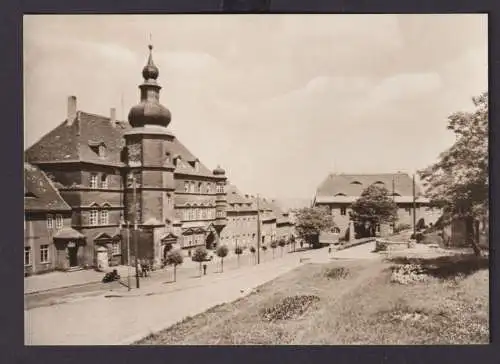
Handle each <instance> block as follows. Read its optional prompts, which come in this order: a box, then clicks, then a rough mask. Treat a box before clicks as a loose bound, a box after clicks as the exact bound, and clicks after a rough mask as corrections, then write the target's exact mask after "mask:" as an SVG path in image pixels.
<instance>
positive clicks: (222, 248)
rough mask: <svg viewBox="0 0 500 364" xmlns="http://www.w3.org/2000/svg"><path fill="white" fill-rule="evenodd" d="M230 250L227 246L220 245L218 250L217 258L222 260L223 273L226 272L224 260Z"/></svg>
mask: <svg viewBox="0 0 500 364" xmlns="http://www.w3.org/2000/svg"><path fill="white" fill-rule="evenodd" d="M228 253H229V249H228V248H227V245H219V246H218V247H217V250H216V254H217V256H218V257H219V258H220V264H221V272H224V258H225V257H227V254H228Z"/></svg>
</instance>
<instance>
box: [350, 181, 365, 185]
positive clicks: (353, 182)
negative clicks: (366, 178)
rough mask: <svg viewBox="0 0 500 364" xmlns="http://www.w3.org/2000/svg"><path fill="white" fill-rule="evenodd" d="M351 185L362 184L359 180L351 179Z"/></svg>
mask: <svg viewBox="0 0 500 364" xmlns="http://www.w3.org/2000/svg"><path fill="white" fill-rule="evenodd" d="M351 185H362V183H361V182H359V181H352V182H351Z"/></svg>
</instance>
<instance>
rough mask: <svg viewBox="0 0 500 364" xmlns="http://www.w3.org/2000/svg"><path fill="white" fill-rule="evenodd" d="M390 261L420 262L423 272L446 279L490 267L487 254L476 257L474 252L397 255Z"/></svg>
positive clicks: (401, 262)
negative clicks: (447, 254) (437, 255)
mask: <svg viewBox="0 0 500 364" xmlns="http://www.w3.org/2000/svg"><path fill="white" fill-rule="evenodd" d="M388 261H389V262H391V263H396V264H418V265H420V266H421V267H422V269H423V273H425V274H428V275H430V276H433V277H436V278H444V279H446V278H452V277H455V276H457V275H465V276H469V275H471V274H473V273H475V272H477V271H479V270H483V269H488V268H489V258H488V257H487V256H481V257H476V256H475V255H472V254H470V255H452V256H441V257H434V258H410V257H395V258H391V259H388Z"/></svg>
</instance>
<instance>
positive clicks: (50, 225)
mask: <svg viewBox="0 0 500 364" xmlns="http://www.w3.org/2000/svg"><path fill="white" fill-rule="evenodd" d="M53 228H54V219H53V217H52V215H51V214H47V229H53Z"/></svg>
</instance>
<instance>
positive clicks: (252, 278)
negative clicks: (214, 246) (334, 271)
mask: <svg viewBox="0 0 500 364" xmlns="http://www.w3.org/2000/svg"><path fill="white" fill-rule="evenodd" d="M356 248H357V254H359V255H360V256H363V257H368V256H370V257H377V256H378V255H377V254H373V253H370V252H371V251H372V250H373V244H372V243H369V244H366V245H362V246H359V247H356ZM348 250H349V249H348ZM348 250H345V251H341V252H337V254H339V255H342V257H344V258H346V259H347V258H355V256H354V255H351V256H349V254H348ZM266 254H269V256H272V253H266ZM334 254H335V253H334ZM351 254H352V253H351ZM325 260H329V254H328V252H327V248H323V249H318V250H306V251H302V252H297V253H293V254H284V256H283V257H279V256H276V258H275V259H272V258H271V259H269V260H268V261H267V262H266V263H264V264H260V265H258V266H253V265H245V266H242V267H241V268H240V269H227V270H226V266H225V269H224V273H222V274H221V273H212V274H209V275H207V276H203V277H202V278H197V279H194V278H193V279H189V278H188V279H183V280H180V279H179V281H178V282H176V283H165V281H162V279H158V280H157V281H154V282H153V280H151V281H150V282H151V283H150V284H149V285H146V284H144V285H143V286H142V287H141V289H139V290H132V291H131V292H127V289H126V288H117V289H116V290H114V291H113V292H102V291H101V292H99V293H95V292H94V294H82V295H76V294H74V295H70V296H68V297H66V301H65V303H64V304H53V305H51V306H43V307H37V308H32V309H29V310H25V343H26V344H27V345H119V344H129V343H132V342H134V341H136V340H138V339H140V338H142V337H144V336H146V335H148V334H149V333H151V332H156V331H158V330H161V329H163V328H166V327H168V326H171V325H173V324H175V323H176V322H178V321H180V320H182V319H183V318H185V317H187V316H193V315H196V314H198V313H200V312H203V311H205V310H207V309H209V308H210V307H213V306H215V305H218V304H221V303H225V302H230V301H233V300H235V299H237V298H239V297H242V296H244V295H246V294H248V293H250V292H251V290H252V289H253V288H255V287H257V286H259V285H261V284H263V283H265V282H267V281H269V280H272V279H274V278H276V277H278V276H280V275H281V274H284V273H286V272H288V271H290V270H292V269H294V268H296V267H298V266H299V265H301V264H303V263H302V262H301V261H303V262H304V263H309V262H310V263H314V262H322V261H325ZM186 274H193V271H189V270H186ZM146 281H147V280H146V279H144V280H142V282H146ZM54 323H57V330H54Z"/></svg>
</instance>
